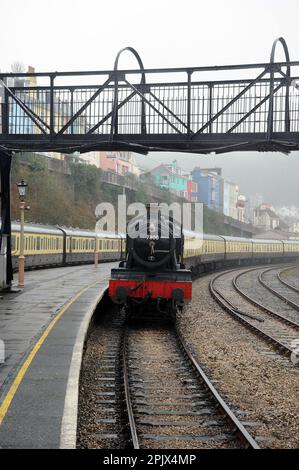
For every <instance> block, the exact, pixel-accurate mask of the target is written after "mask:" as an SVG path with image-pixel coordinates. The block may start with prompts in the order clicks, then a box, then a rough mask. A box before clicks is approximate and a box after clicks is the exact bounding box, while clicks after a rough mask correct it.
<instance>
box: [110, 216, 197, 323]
mask: <svg viewBox="0 0 299 470" xmlns="http://www.w3.org/2000/svg"><path fill="white" fill-rule="evenodd" d="M183 253H184V234H183V231H182V228H181V226H180V224H178V223H177V222H176V221H175V220H173V218H171V217H168V216H167V217H165V216H163V215H162V214H161V213H160V212H158V211H157V212H156V213H154V214H153V212H152V211H151V210H149V209H148V210H147V214H146V215H144V216H141V217H138V218H135V219H133V220H132V221H131V222H130V223H129V224H128V230H127V236H126V256H125V260H124V261H122V262H121V263H120V265H119V267H118V268H115V269H112V270H111V279H110V281H109V296H110V297H111V298H112V300H113V301H114V303H116V304H118V305H120V306H124V307H125V309H126V311H127V313H128V315H129V316H133V315H134V316H135V314H136V315H137V316H138V317H139V316H140V314H141V313H142V314H146V313H147V312H149V311H158V312H159V314H162V315H165V316H166V317H169V316H172V317H174V316H175V315H176V313H177V311H178V310H179V309H181V308H182V307H183V305H184V302H186V301H189V300H191V297H192V281H191V271H190V270H189V269H186V266H185V265H184V262H183Z"/></svg>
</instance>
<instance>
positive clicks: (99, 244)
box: [12, 222, 299, 273]
mask: <svg viewBox="0 0 299 470" xmlns="http://www.w3.org/2000/svg"><path fill="white" fill-rule="evenodd" d="M19 250H20V224H19V223H17V222H14V223H13V224H12V263H13V269H14V270H16V269H17V265H18V256H19ZM24 250H25V253H24V254H25V266H26V268H34V267H44V266H64V265H69V264H80V263H92V262H93V261H94V255H95V252H97V253H98V254H99V260H100V261H118V260H121V259H123V256H124V254H125V252H126V235H125V234H114V233H109V232H97V233H95V232H94V231H91V230H79V229H70V228H64V227H54V226H46V225H42V224H25V239H24ZM287 258H292V259H295V258H298V259H299V240H262V239H246V238H240V237H228V236H218V235H209V234H197V233H195V232H191V231H184V248H183V254H182V259H183V262H184V263H185V265H186V267H187V268H188V269H191V270H192V272H193V273H199V272H201V271H204V270H206V269H213V268H214V267H216V266H217V265H218V266H220V265H221V264H223V265H224V264H232V263H235V262H236V261H238V260H239V261H238V262H240V263H241V262H242V261H244V262H246V259H248V260H249V261H250V260H251V261H252V262H254V261H255V260H257V261H260V262H261V261H265V262H270V261H271V260H272V259H274V260H280V259H281V260H282V259H287Z"/></svg>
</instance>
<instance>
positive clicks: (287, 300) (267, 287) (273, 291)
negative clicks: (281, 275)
mask: <svg viewBox="0 0 299 470" xmlns="http://www.w3.org/2000/svg"><path fill="white" fill-rule="evenodd" d="M274 269H277V268H270V269H265V270H264V271H262V272H261V273H260V275H259V277H258V280H259V283H260V284H261V285H262V286H264V287H265V288H266V289H267V290H268V291H269V292H271V293H272V294H273V295H275V296H276V297H278V298H279V299H281V300H283V301H284V302H285V303H286V304H288V305H289V306H290V307H293V308H294V309H295V310H297V311H299V304H296V302H293V301H292V300H290V299H288V298H287V297H285V296H284V295H283V294H280V292H278V291H277V290H275V289H274V288H273V287H271V286H269V284H267V283H266V282H265V281H264V280H263V275H264V274H265V273H267V272H269V271H273V270H274Z"/></svg>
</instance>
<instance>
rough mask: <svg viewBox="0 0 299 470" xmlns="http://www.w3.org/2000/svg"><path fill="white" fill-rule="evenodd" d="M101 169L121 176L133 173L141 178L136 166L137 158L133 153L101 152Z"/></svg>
mask: <svg viewBox="0 0 299 470" xmlns="http://www.w3.org/2000/svg"><path fill="white" fill-rule="evenodd" d="M99 153H100V168H101V169H102V170H103V171H113V172H114V173H117V174H119V175H125V174H126V173H133V174H134V175H136V176H139V174H140V171H139V168H138V167H137V166H136V163H135V158H134V156H133V155H132V153H131V152H99Z"/></svg>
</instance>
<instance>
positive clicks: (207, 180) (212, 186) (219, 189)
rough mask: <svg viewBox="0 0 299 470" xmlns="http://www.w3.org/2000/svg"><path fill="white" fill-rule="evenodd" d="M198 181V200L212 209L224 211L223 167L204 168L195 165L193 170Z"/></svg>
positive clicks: (194, 179)
mask: <svg viewBox="0 0 299 470" xmlns="http://www.w3.org/2000/svg"><path fill="white" fill-rule="evenodd" d="M191 174H192V179H193V181H195V183H197V200H198V201H200V202H202V203H203V204H206V205H207V206H208V207H209V208H210V209H213V210H215V211H217V212H223V178H222V177H221V168H212V169H210V168H206V169H202V168H199V167H195V168H194V170H193V171H192V172H191Z"/></svg>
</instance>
